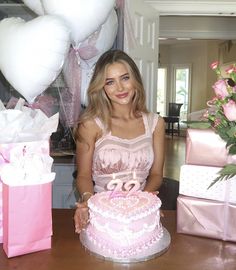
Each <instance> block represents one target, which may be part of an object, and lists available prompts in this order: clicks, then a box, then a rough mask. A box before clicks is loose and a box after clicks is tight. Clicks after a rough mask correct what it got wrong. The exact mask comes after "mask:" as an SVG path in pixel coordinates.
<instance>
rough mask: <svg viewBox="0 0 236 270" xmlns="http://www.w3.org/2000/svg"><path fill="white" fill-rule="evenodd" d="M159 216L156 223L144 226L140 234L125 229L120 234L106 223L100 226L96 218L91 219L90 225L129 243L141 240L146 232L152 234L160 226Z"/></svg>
mask: <svg viewBox="0 0 236 270" xmlns="http://www.w3.org/2000/svg"><path fill="white" fill-rule="evenodd" d="M159 219H160V217H159V215H157V216H156V218H155V220H154V222H153V224H152V225H150V226H148V225H147V224H145V223H144V224H143V229H142V230H140V231H139V232H134V231H132V230H129V229H128V228H126V227H125V228H124V229H122V230H121V231H119V232H116V231H114V230H113V229H111V228H110V227H109V224H108V223H106V224H105V225H100V224H99V223H98V222H97V219H96V218H91V219H90V223H91V224H92V225H93V226H94V227H95V228H96V229H97V230H98V231H100V232H103V233H107V234H108V235H110V236H111V237H112V238H115V239H118V240H122V239H124V240H127V241H128V242H129V240H134V239H137V238H139V237H140V236H142V235H143V234H144V233H146V232H151V231H153V230H154V229H155V227H156V226H157V225H158V224H159Z"/></svg>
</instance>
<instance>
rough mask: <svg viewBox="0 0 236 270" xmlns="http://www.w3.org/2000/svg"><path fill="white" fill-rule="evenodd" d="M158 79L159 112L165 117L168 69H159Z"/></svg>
mask: <svg viewBox="0 0 236 270" xmlns="http://www.w3.org/2000/svg"><path fill="white" fill-rule="evenodd" d="M157 78H158V80H157V112H158V113H159V114H160V115H162V116H163V115H165V111H166V85H167V68H158V75H157Z"/></svg>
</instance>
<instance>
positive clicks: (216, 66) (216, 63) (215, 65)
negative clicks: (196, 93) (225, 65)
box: [210, 61, 219, 70]
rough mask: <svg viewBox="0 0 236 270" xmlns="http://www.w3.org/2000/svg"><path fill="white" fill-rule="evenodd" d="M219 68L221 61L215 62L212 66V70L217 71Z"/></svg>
mask: <svg viewBox="0 0 236 270" xmlns="http://www.w3.org/2000/svg"><path fill="white" fill-rule="evenodd" d="M218 66H219V61H215V62H213V63H212V64H211V65H210V67H211V69H213V70H214V69H217V68H218Z"/></svg>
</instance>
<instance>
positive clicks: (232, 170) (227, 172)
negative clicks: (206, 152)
mask: <svg viewBox="0 0 236 270" xmlns="http://www.w3.org/2000/svg"><path fill="white" fill-rule="evenodd" d="M218 174H219V176H218V177H216V179H215V180H213V181H212V182H211V184H210V185H209V186H208V188H207V189H209V188H210V187H212V186H213V185H215V184H216V183H217V182H219V181H223V180H228V179H230V178H232V177H234V176H235V175H236V164H228V165H225V166H224V167H223V168H222V169H221V170H220V171H219V172H218Z"/></svg>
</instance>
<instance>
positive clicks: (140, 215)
mask: <svg viewBox="0 0 236 270" xmlns="http://www.w3.org/2000/svg"><path fill="white" fill-rule="evenodd" d="M88 206H89V209H90V214H91V213H92V212H95V213H98V214H100V215H101V216H102V217H104V218H112V219H115V220H118V221H121V222H123V223H130V222H132V221H135V220H138V219H140V218H143V217H146V216H147V215H150V214H152V213H154V212H155V211H157V210H159V208H160V206H159V204H155V205H154V206H151V208H150V209H148V210H144V211H143V212H141V213H138V214H136V215H135V216H131V217H127V216H125V217H124V216H122V215H119V214H117V213H115V211H114V212H111V211H104V210H102V209H101V208H98V207H96V206H95V205H94V204H92V203H91V202H90V203H89V202H88Z"/></svg>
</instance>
